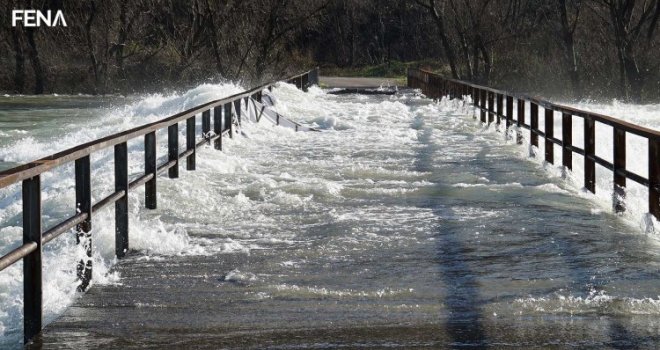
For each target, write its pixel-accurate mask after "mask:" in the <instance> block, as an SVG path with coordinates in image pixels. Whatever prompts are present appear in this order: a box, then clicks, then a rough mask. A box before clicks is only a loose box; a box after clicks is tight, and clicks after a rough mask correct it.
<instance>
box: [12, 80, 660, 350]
mask: <svg viewBox="0 0 660 350" xmlns="http://www.w3.org/2000/svg"><path fill="white" fill-rule="evenodd" d="M237 89H238V87H235V86H206V87H204V88H198V89H197V90H196V91H193V92H187V93H183V94H181V95H176V96H151V97H149V98H147V99H144V100H139V101H136V102H130V103H128V104H127V105H126V106H124V107H116V106H115V107H100V108H101V109H99V110H100V111H104V113H107V115H108V118H110V120H112V121H113V122H110V123H108V122H103V123H102V122H99V121H96V120H95V119H94V118H93V117H90V118H91V119H89V120H87V121H85V122H84V124H85V125H91V127H90V129H91V130H94V131H93V136H95V135H102V134H108V133H110V130H112V127H113V125H112V124H113V123H114V124H116V123H118V122H119V121H122V122H123V123H125V124H127V125H139V124H143V123H145V122H147V121H151V120H154V119H155V118H158V117H161V116H164V115H167V114H172V113H174V112H176V111H177V109H179V110H180V109H185V108H183V106H182V105H183V103H181V101H190V103H192V102H193V100H194V102H201V100H203V98H201V97H199V96H206V98H207V99H210V96H215V97H216V98H217V97H219V96H218V95H229V94H230V93H232V92H235V91H236V90H237ZM273 93H274V95H275V97H276V100H277V104H276V107H277V109H278V111H279V112H280V113H281V114H283V115H285V116H288V117H291V119H293V120H297V121H301V122H306V123H309V124H312V125H314V126H316V127H319V128H320V129H322V130H323V131H322V132H320V133H314V132H307V133H303V132H299V133H295V132H293V131H292V130H290V129H284V128H281V127H274V126H271V125H268V124H265V123H261V124H256V125H255V124H246V125H244V127H243V128H242V130H241V135H240V136H236V137H234V138H233V139H232V140H230V141H228V142H227V143H226V144H225V146H226V148H225V150H224V151H223V152H218V151H215V150H213V149H212V148H211V147H204V148H202V149H200V150H199V152H198V155H197V169H198V170H196V171H195V172H186V171H185V170H181V178H180V179H178V180H169V179H166V178H159V198H158V200H159V203H158V204H159V208H158V209H157V210H155V211H147V210H145V209H144V208H143V191H142V190H139V191H136V192H133V193H132V194H131V196H130V203H131V204H130V206H131V208H130V222H131V247H132V249H134V250H135V251H134V252H133V253H132V254H131V256H130V257H128V258H127V260H126V261H125V262H122V263H120V264H118V265H115V267H114V268H113V265H114V264H115V263H116V261H115V260H114V259H113V258H112V252H113V251H114V247H113V245H112V244H113V242H114V239H113V234H114V232H113V231H114V229H113V227H112V225H113V224H112V222H113V220H112V216H111V211H109V210H106V212H100V213H98V214H97V216H95V219H94V220H95V225H94V230H93V235H94V237H95V238H94V239H95V241H94V242H95V245H96V246H95V249H96V251H97V253H98V254H97V258H96V260H95V274H94V279H95V281H96V282H95V285H94V286H93V287H92V289H91V291H90V292H89V293H88V294H87V295H85V296H79V295H77V294H76V293H75V285H76V284H75V262H76V260H77V259H78V257H79V254H81V253H82V252H80V251H79V250H77V249H74V248H75V244H74V242H75V240H74V239H73V234H71V235H68V236H64V237H61V238H59V239H58V240H57V241H54V242H52V243H54V244H52V245H49V246H46V252H45V258H44V260H45V269H46V271H47V272H48V273H47V274H46V276H45V279H46V281H45V286H46V290H45V292H44V297H45V301H46V308H47V310H46V316H47V320H48V321H49V322H52V323H51V325H50V327H52V328H51V329H49V330H48V331H47V332H46V333H45V334H44V337H43V338H42V339H41V340H40V341H41V344H43V345H44V346H45V347H46V348H50V347H54V348H58V347H59V348H64V347H77V348H79V347H97V348H103V347H106V348H113V347H115V348H116V347H122V348H139V347H145V346H152V347H186V346H187V347H195V346H196V347H207V348H217V347H224V348H277V349H291V348H321V349H325V348H456V347H472V348H508V347H520V348H539V347H548V348H595V349H602V348H611V349H624V348H649V349H654V348H657V347H658V345H660V321H658V319H659V318H658V316H659V315H660V296H659V295H658V294H659V292H658V291H660V253H659V248H660V244H659V241H658V238H657V236H656V235H655V234H653V233H647V232H646V229H645V228H640V227H639V226H638V225H637V222H636V218H631V217H621V216H617V215H614V214H611V213H610V210H609V208H608V205H609V204H603V201H602V200H601V198H599V197H597V196H592V195H589V194H585V193H584V192H583V191H582V190H581V189H580V187H581V186H580V184H579V181H576V180H575V179H573V178H571V176H568V177H566V176H562V173H561V172H560V171H557V169H555V168H554V167H552V166H548V165H547V164H542V163H540V162H538V161H536V160H531V161H530V160H529V159H527V154H529V150H528V149H527V148H525V147H523V146H518V145H515V143H514V142H511V141H506V138H505V136H504V133H503V132H497V131H495V130H494V127H491V128H485V127H483V126H481V125H479V124H478V123H477V122H476V121H475V120H474V119H473V118H472V115H473V111H472V110H471V109H470V108H469V106H464V105H463V104H462V103H460V102H456V101H442V102H440V103H433V102H432V101H430V100H428V99H425V98H422V97H420V96H419V95H417V94H415V93H412V92H405V93H401V94H399V95H396V96H369V97H367V96H356V95H350V96H334V95H326V94H325V93H324V92H323V91H322V90H320V89H316V88H313V89H312V90H311V91H310V92H309V93H303V92H300V91H298V90H296V89H295V88H293V87H292V86H290V85H286V84H281V85H280V86H279V87H278V88H276V89H275V90H274V92H273ZM204 94H206V95H204ZM172 101H177V103H174V102H172ZM95 108H96V107H95ZM187 108H189V106H188V107H187ZM113 118H114V119H113ZM541 125H542V123H541ZM35 128H37V129H38V126H35ZM84 135H85V134H73V135H68V136H66V137H68V138H70V139H71V141H67V142H71V143H74V141H73V140H75V139H76V138H81V137H84ZM49 137H51V139H49V138H48V137H46V136H44V137H41V138H40V137H35V139H34V143H35V144H36V145H38V146H37V147H35V148H34V149H32V150H30V152H32V153H29V154H28V153H27V151H22V150H23V149H24V148H23V147H24V145H21V144H20V143H21V142H23V141H21V140H22V139H20V138H15V139H13V140H8V141H3V142H4V143H3V146H2V150H1V151H0V154H2V155H3V156H4V157H5V158H10V161H26V160H27V159H23V158H26V157H28V158H29V156H32V155H33V153H34V154H40V155H44V154H42V153H43V152H46V154H47V153H51V152H47V151H50V149H51V148H50V147H49V146H48V145H49V144H51V143H50V142H49V140H52V135H50V136H49ZM161 139H163V138H161ZM17 144H18V146H17ZM74 144H75V143H74ZM67 147H68V146H67ZM140 147H141V146H140V144H139V142H137V143H136V144H135V145H132V146H131V145H129V149H130V154H131V158H130V162H131V165H132V171H133V173H135V174H137V173H139V171H140V169H141V163H140V161H141V157H142V151H141V149H140ZM160 151H162V149H159V152H160ZM21 152H25V154H24V153H21ZM40 152H41V153H40ZM15 153H16V154H18V155H14V154H15ZM160 154H165V153H160ZM11 155H14V158H11V157H10V156H11ZM109 157H110V155H99V156H97V157H96V158H93V160H95V163H94V164H97V166H96V167H95V169H97V170H96V171H97V172H98V173H99V174H102V173H104V172H105V173H108V174H110V170H111V169H112V164H111V163H112V162H111V161H110V162H109V163H110V164H106V163H108V159H111V158H109ZM70 175H71V171H70V169H62V170H61V171H56V172H53V174H52V175H51V176H50V177H47V178H46V185H47V186H46V188H45V189H44V192H45V194H46V195H45V197H46V201H47V202H48V204H46V207H45V213H46V216H47V220H46V221H48V220H51V221H52V220H55V219H56V218H60V219H61V218H64V217H66V215H65V213H66V210H69V211H70V210H73V204H72V202H73V201H75V199H74V198H75V196H74V195H73V190H72V185H73V184H72V181H71V179H70V178H69V179H67V176H70ZM104 181H106V180H100V181H98V183H97V184H96V187H95V188H96V191H97V192H96V196H97V197H96V198H100V197H101V193H102V192H103V191H104V190H106V192H105V193H106V194H107V193H108V192H107V191H109V190H110V188H111V187H112V184H113V182H112V177H109V178H108V180H107V183H105V182H104ZM2 191H3V192H2V196H3V197H2V198H1V199H0V203H1V207H0V214H1V215H0V218H1V219H2V220H3V221H2V223H1V224H0V225H2V226H0V227H1V229H0V235H1V236H0V238H1V239H2V241H0V242H2V244H4V246H5V247H6V248H5V249H3V250H2V252H3V253H4V252H5V251H7V250H8V249H9V247H11V246H15V244H17V241H18V240H20V228H19V227H20V222H19V221H17V220H19V219H18V218H17V217H18V216H19V214H20V207H19V206H17V205H14V204H12V200H11V198H14V197H12V196H14V192H15V191H16V189H15V188H14V189H12V188H9V189H5V190H2ZM11 191H14V192H11ZM62 208H68V209H62ZM630 211H631V212H633V213H637V214H639V213H641V214H643V213H644V211H645V208H630ZM69 215H70V214H69ZM46 226H48V225H46ZM21 290H22V285H21V270H20V264H19V266H14V267H12V268H10V269H7V270H5V271H3V272H0V306H1V307H2V309H0V310H1V311H0V322H2V323H1V324H0V331H2V332H3V334H4V336H3V340H2V343H0V344H1V345H2V346H3V347H12V346H13V347H20V339H21V329H20V328H21V320H20V313H21V309H22V300H21V295H22V293H21ZM69 305H73V307H69V308H67V306H69Z"/></svg>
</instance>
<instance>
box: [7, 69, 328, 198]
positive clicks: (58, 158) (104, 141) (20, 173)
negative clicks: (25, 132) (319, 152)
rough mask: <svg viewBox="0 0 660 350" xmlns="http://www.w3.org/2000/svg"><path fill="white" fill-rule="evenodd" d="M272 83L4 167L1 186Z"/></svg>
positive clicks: (157, 128)
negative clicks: (25, 162)
mask: <svg viewBox="0 0 660 350" xmlns="http://www.w3.org/2000/svg"><path fill="white" fill-rule="evenodd" d="M310 72H316V69H314V70H310V71H307V72H305V73H302V74H299V75H296V76H294V77H292V78H289V80H288V81H292V80H300V81H302V79H301V77H303V76H306V75H309V74H310ZM271 85H273V83H272V82H271V83H267V84H263V85H260V86H258V87H255V88H252V89H250V90H247V91H244V92H240V93H237V94H234V95H231V96H229V97H225V98H221V99H218V100H214V101H211V102H207V103H205V104H202V105H200V106H197V107H193V108H191V109H188V110H185V111H182V112H179V113H177V114H175V115H173V116H171V117H168V118H165V119H161V120H158V121H155V122H152V123H149V124H145V125H142V126H138V127H135V128H132V129H128V130H126V131H122V132H119V133H116V134H112V135H109V136H106V137H103V138H100V139H98V140H94V141H90V142H87V143H83V144H81V145H78V146H75V147H72V148H69V149H66V150H63V151H60V152H57V153H55V154H52V155H49V156H46V157H43V158H41V159H38V160H35V161H32V162H30V163H27V164H23V165H19V166H17V167H14V168H11V169H7V170H4V171H2V172H0V188H3V187H7V186H9V185H12V184H14V183H17V182H19V181H22V180H25V179H29V178H31V177H34V176H35V175H38V174H41V173H43V172H46V171H48V170H51V169H53V168H55V167H58V166H60V165H63V164H66V163H69V162H72V161H75V160H76V159H80V158H82V157H85V156H87V155H89V154H91V153H93V152H95V151H98V150H101V149H105V148H109V147H111V146H114V145H117V144H119V143H122V142H126V141H128V140H130V139H134V138H136V137H138V136H143V135H145V134H148V133H150V132H152V131H156V130H159V129H163V128H166V127H168V126H170V125H173V124H175V123H178V122H181V121H184V120H186V119H188V118H190V117H192V116H195V115H197V114H199V113H200V112H202V111H204V110H208V109H211V108H213V107H216V106H221V105H225V104H227V103H231V102H235V101H237V100H240V99H242V98H245V97H249V96H252V95H254V94H255V93H257V92H261V91H263V90H265V89H267V88H268V87H269V86H271Z"/></svg>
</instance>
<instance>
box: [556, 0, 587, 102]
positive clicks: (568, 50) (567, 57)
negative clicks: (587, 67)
mask: <svg viewBox="0 0 660 350" xmlns="http://www.w3.org/2000/svg"><path fill="white" fill-rule="evenodd" d="M557 5H558V10H559V17H560V21H561V37H562V41H563V43H564V61H565V64H566V68H567V73H568V76H569V78H570V79H571V86H572V87H573V96H574V97H575V98H577V99H580V98H582V94H583V91H582V84H581V82H580V74H579V71H578V64H577V52H576V50H575V40H574V36H573V34H574V30H575V28H574V27H573V28H571V26H570V25H569V22H568V9H567V7H566V0H559V2H558V3H557ZM576 21H577V19H576Z"/></svg>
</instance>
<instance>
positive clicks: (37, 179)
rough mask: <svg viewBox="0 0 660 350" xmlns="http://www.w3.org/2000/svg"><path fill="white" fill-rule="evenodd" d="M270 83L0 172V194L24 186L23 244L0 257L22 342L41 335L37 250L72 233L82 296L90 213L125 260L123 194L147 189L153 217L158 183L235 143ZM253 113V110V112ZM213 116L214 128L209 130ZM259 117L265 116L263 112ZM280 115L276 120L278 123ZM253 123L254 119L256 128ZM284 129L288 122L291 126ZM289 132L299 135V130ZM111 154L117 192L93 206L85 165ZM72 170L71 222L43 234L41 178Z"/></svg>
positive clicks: (87, 275)
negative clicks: (207, 148)
mask: <svg viewBox="0 0 660 350" xmlns="http://www.w3.org/2000/svg"><path fill="white" fill-rule="evenodd" d="M287 81H290V82H294V83H296V86H298V87H299V88H301V89H304V90H307V88H308V87H309V86H310V85H311V84H318V68H316V69H313V70H311V71H307V72H304V73H302V74H299V75H296V76H294V77H291V78H288V79H287ZM274 83H275V82H271V83H268V84H264V85H261V86H259V87H256V88H253V89H251V90H248V91H245V92H241V93H238V94H235V95H232V96H229V97H226V98H223V99H219V100H215V101H211V102H208V103H205V104H203V105H201V106H198V107H194V108H192V109H189V110H186V111H183V112H180V113H178V114H175V115H173V116H170V117H168V118H165V119H161V120H159V121H156V122H153V123H150V124H146V125H143V126H139V127H136V128H133V129H130V130H126V131H122V132H119V133H116V134H114V135H110V136H106V137H103V138H100V139H98V140H94V141H91V142H88V143H85V144H82V145H79V146H76V147H73V148H70V149H67V150H64V151H61V152H58V153H55V154H53V155H50V156H47V157H44V158H41V159H39V160H36V161H33V162H30V163H27V164H23V165H20V166H17V167H15V168H12V169H8V170H5V171H2V172H0V188H4V187H7V186H10V185H12V184H16V183H18V182H22V199H23V213H22V216H23V244H22V245H21V246H19V247H18V248H16V249H14V250H12V251H11V252H9V253H7V254H6V255H4V256H2V257H0V271H2V270H4V269H5V268H7V267H8V266H10V265H12V264H14V263H16V262H17V261H19V260H21V259H23V292H24V300H23V305H24V341H25V343H27V342H28V341H29V340H30V339H32V338H33V337H34V336H35V335H37V334H38V333H39V332H40V331H41V328H42V314H43V305H42V293H43V288H42V261H41V259H42V247H43V245H45V244H46V243H48V242H50V241H52V240H53V239H55V238H57V237H58V236H59V235H61V234H62V233H64V232H67V231H68V230H70V229H72V228H74V227H75V228H76V231H77V232H76V237H77V242H78V243H79V244H83V245H84V247H85V251H86V255H87V261H86V262H85V261H82V260H81V261H80V262H79V263H78V266H77V272H78V279H79V281H80V285H79V286H78V289H79V290H80V291H84V290H86V289H87V287H88V286H89V283H90V280H91V276H92V274H91V272H92V263H91V257H92V244H91V242H92V241H91V233H90V232H91V229H92V217H93V213H95V212H97V211H99V210H101V209H103V208H105V207H107V206H109V205H111V204H113V203H114V204H115V254H116V255H117V257H118V258H121V257H123V256H124V255H125V254H126V252H127V251H128V248H129V239H128V237H129V235H128V233H129V225H128V192H129V191H132V190H134V189H136V188H138V187H139V186H142V185H144V187H145V206H146V208H148V209H156V206H157V201H156V191H157V181H156V179H157V176H158V175H159V174H162V173H164V172H166V171H167V174H168V177H169V178H177V177H178V176H179V161H180V159H183V158H185V160H186V169H187V170H195V156H196V153H197V152H196V148H197V147H200V146H202V145H203V144H205V143H209V144H210V143H211V142H213V144H214V148H215V149H217V150H222V139H223V135H228V136H229V137H230V138H231V137H233V134H234V131H233V128H234V124H238V125H240V121H241V104H242V103H244V104H245V106H246V108H247V107H248V104H247V103H248V101H249V100H250V99H252V101H257V102H259V101H261V97H262V92H263V90H265V89H272V85H273V84H274ZM255 107H256V104H255ZM211 111H213V113H212V114H213V124H212V123H211ZM261 112H262V113H263V108H262V110H261ZM198 114H201V118H202V135H200V136H201V139H200V140H198V138H197V136H198V135H196V134H195V124H196V117H197V115H198ZM279 118H280V117H279V114H278V120H279ZM258 119H259V118H257V120H258ZM182 121H185V122H186V129H185V130H186V131H185V135H186V149H185V150H184V151H183V152H181V151H180V149H179V140H178V137H179V124H178V123H179V122H182ZM289 122H290V121H289ZM290 123H291V124H292V125H295V129H296V131H298V129H299V126H300V124H298V123H295V122H290ZM165 128H167V130H168V132H167V144H168V155H167V161H166V162H165V163H163V164H157V157H156V131H159V130H162V129H165ZM139 137H143V138H144V174H142V175H140V176H138V177H137V178H134V179H132V180H131V179H129V175H128V147H127V142H128V141H130V140H133V139H136V138H139ZM110 147H114V176H115V191H114V192H113V193H111V194H109V195H108V196H106V197H105V198H103V199H101V200H99V201H98V202H96V203H92V191H91V189H92V186H91V162H90V155H91V154H92V153H94V152H98V151H101V150H105V149H108V148H110ZM70 162H75V192H76V204H77V205H76V207H77V212H76V214H75V215H73V216H71V217H70V218H68V219H66V220H64V221H62V222H60V223H58V224H56V225H54V226H52V227H50V228H49V229H47V230H42V213H41V206H42V203H41V174H42V173H44V172H46V171H49V170H52V169H54V168H57V167H60V166H62V165H64V164H67V163H70Z"/></svg>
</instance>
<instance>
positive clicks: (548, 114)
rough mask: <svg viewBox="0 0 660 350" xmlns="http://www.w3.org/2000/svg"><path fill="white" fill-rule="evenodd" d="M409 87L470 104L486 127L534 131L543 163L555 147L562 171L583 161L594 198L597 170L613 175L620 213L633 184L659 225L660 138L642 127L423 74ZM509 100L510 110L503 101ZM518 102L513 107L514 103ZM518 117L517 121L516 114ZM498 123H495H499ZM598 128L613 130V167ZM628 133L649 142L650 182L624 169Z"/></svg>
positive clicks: (413, 72)
mask: <svg viewBox="0 0 660 350" xmlns="http://www.w3.org/2000/svg"><path fill="white" fill-rule="evenodd" d="M408 86H409V87H412V88H418V89H421V90H422V92H423V93H424V94H425V95H426V96H428V97H430V98H435V99H439V98H442V97H443V96H449V97H450V98H459V99H463V98H464V96H470V97H471V98H472V104H473V106H474V108H476V109H478V110H479V111H480V120H481V122H483V123H489V124H490V123H493V122H496V123H497V124H500V123H501V119H504V120H505V123H506V128H507V129H508V128H509V127H510V126H512V125H514V122H515V125H517V126H518V127H519V128H525V129H529V130H530V143H531V145H532V146H536V147H538V145H539V137H541V138H543V139H544V142H545V161H547V162H548V163H551V164H554V161H555V159H554V145H555V144H556V145H559V146H560V147H561V148H562V165H563V166H564V167H566V168H567V169H569V170H572V169H573V153H577V154H580V155H582V156H583V157H584V187H585V188H586V189H587V190H589V191H590V192H592V193H595V192H596V164H599V165H601V166H603V167H605V168H607V169H609V170H610V171H612V174H613V177H614V182H613V183H614V192H613V193H614V196H613V199H614V203H613V207H614V210H615V211H616V212H623V211H625V195H626V192H625V188H626V180H627V179H630V180H632V181H634V182H636V183H638V184H640V185H642V186H646V187H648V192H649V195H648V196H649V198H648V208H649V212H650V213H651V214H652V215H653V216H654V217H655V218H656V219H658V220H660V132H659V131H657V130H653V129H649V128H646V127H643V126H639V125H635V124H632V123H629V122H626V121H623V120H620V119H617V118H613V117H610V116H606V115H603V114H598V113H594V112H588V111H584V110H580V109H576V108H572V107H568V106H563V105H560V104H556V103H552V102H548V101H545V100H542V99H539V98H536V97H531V96H527V95H523V94H513V93H509V92H506V91H502V90H497V89H492V88H489V87H485V86H480V85H476V84H472V83H469V82H465V81H461V80H456V79H449V78H444V77H442V76H440V75H437V74H434V73H431V72H428V71H425V70H421V69H409V70H408ZM505 100H506V106H505V104H504V101H505ZM514 102H515V103H514ZM525 103H529V107H530V108H529V112H530V113H529V114H530V115H529V118H530V121H529V124H527V123H526V121H525ZM514 104H515V106H516V110H517V114H516V117H515V118H514V113H513V108H514ZM539 107H542V108H543V109H544V116H545V123H544V124H545V128H544V130H543V131H542V130H539V118H538V117H539ZM555 112H559V113H561V118H562V119H561V121H562V137H561V139H558V138H557V137H555V133H554V115H555ZM573 116H576V117H580V118H582V119H583V121H584V148H579V147H576V146H575V145H574V144H573ZM495 119H496V120H495ZM596 122H598V123H602V124H606V125H609V126H611V127H612V130H613V143H612V147H613V162H609V161H607V160H605V159H603V158H601V157H599V156H597V155H596V126H595V125H596ZM626 133H630V134H633V135H637V136H640V137H642V138H645V139H646V140H647V142H648V177H643V176H641V175H639V174H636V173H634V172H631V171H630V170H627V169H626ZM517 139H518V143H522V134H521V133H520V132H519V133H518V137H517Z"/></svg>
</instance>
